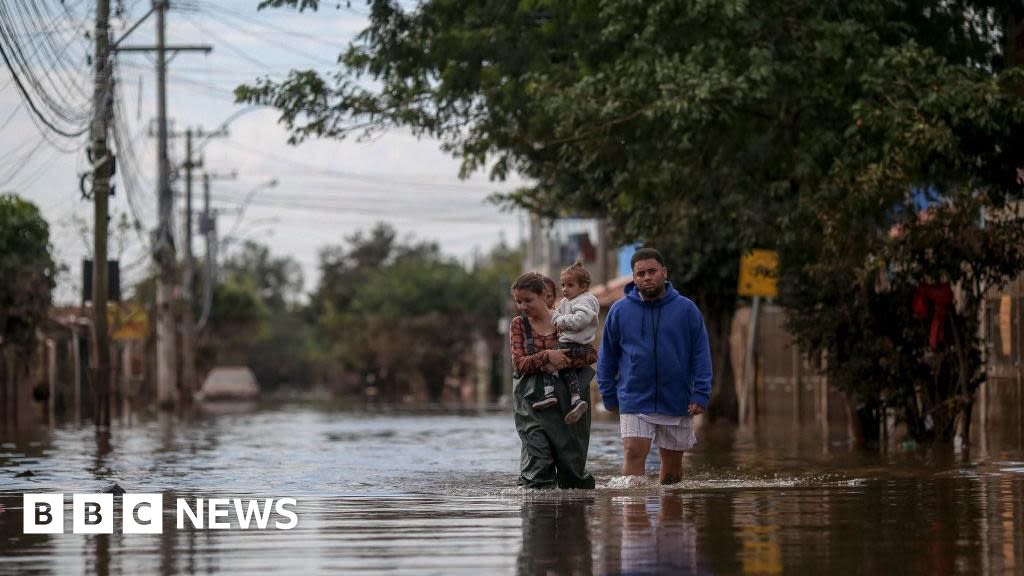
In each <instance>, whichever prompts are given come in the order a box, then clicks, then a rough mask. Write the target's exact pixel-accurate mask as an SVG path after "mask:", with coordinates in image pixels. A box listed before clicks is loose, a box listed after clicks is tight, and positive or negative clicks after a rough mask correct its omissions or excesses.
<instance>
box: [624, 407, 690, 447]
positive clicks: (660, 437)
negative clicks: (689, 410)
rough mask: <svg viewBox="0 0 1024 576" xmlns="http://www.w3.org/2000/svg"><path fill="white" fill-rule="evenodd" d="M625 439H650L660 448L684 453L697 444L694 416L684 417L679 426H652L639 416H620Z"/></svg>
mask: <svg viewBox="0 0 1024 576" xmlns="http://www.w3.org/2000/svg"><path fill="white" fill-rule="evenodd" d="M619 430H621V432H622V437H623V438H650V439H651V440H652V441H653V444H654V445H655V446H657V447H658V448H664V449H666V450H675V451H677V452H682V451H683V450H689V449H690V448H693V447H694V445H696V444H697V437H696V436H695V435H694V433H693V416H683V417H682V418H681V420H680V422H679V424H678V425H674V426H673V425H666V424H652V423H651V422H648V421H646V420H644V419H643V418H641V417H640V415H639V414H619Z"/></svg>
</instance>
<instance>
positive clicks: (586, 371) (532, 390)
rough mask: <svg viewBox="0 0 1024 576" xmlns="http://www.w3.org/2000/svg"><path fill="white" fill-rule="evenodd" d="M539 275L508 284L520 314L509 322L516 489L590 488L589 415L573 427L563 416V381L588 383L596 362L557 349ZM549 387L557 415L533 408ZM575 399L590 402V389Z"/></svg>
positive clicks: (566, 399)
mask: <svg viewBox="0 0 1024 576" xmlns="http://www.w3.org/2000/svg"><path fill="white" fill-rule="evenodd" d="M544 291H545V286H544V276H542V275H540V274H537V273H535V272H529V273H526V274H523V275H522V276H520V277H519V278H517V279H516V281H515V283H514V284H513V285H512V297H513V298H514V299H515V302H516V307H517V309H518V311H519V315H518V316H516V317H515V318H513V319H512V324H511V326H510V329H509V338H510V341H511V346H512V364H513V376H514V378H513V382H514V388H513V408H514V410H515V423H516V430H517V431H518V433H519V438H520V439H521V440H522V443H523V448H522V453H521V460H520V475H519V482H518V484H519V485H520V486H525V487H527V488H553V487H555V486H558V487H559V488H593V487H594V478H593V476H591V475H590V473H589V472H587V471H586V462H587V450H588V448H589V444H590V413H589V412H585V413H584V414H583V415H582V417H581V418H579V420H577V421H576V422H575V423H574V424H571V425H570V424H566V422H565V419H564V417H563V414H565V413H567V412H569V410H570V409H571V398H570V387H569V385H568V384H567V383H566V382H565V381H564V380H563V381H561V385H557V386H556V385H554V384H555V383H556V381H557V380H561V379H562V378H564V376H565V374H567V373H568V372H569V371H570V370H572V371H573V373H574V375H575V376H576V378H577V380H578V381H579V382H590V380H591V379H592V378H593V375H594V372H593V369H592V368H590V365H591V364H593V363H594V362H595V361H596V360H597V354H596V352H593V351H591V352H590V353H586V354H584V355H582V356H579V357H572V358H570V357H569V355H567V354H566V353H565V352H564V351H562V350H559V342H558V334H557V331H556V329H555V326H554V324H553V323H552V320H551V311H550V310H549V309H548V306H547V304H546V303H545V301H544ZM546 386H547V387H550V388H553V390H554V395H555V398H556V399H557V402H558V405H559V406H560V407H561V409H560V410H540V411H538V410H536V409H534V407H533V404H534V403H536V402H537V401H539V400H541V399H543V398H544V397H545V393H544V392H545V387H546ZM579 395H580V400H581V401H584V402H587V403H590V387H589V386H581V387H580V390H579Z"/></svg>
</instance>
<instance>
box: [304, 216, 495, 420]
mask: <svg viewBox="0 0 1024 576" xmlns="http://www.w3.org/2000/svg"><path fill="white" fill-rule="evenodd" d="M494 254H495V258H494V259H492V260H491V262H494V263H495V268H494V269H500V268H502V266H504V267H506V268H507V267H508V266H505V263H506V262H507V261H508V260H509V259H511V258H513V256H511V255H510V254H509V253H507V250H506V251H503V250H502V248H501V247H499V248H497V249H496V250H495V253H494ZM488 264H490V263H488ZM321 270H322V275H321V285H320V287H319V288H318V289H317V291H316V295H317V296H315V298H314V300H319V302H318V303H314V304H313V306H315V307H316V308H317V309H318V310H321V313H320V316H319V321H318V328H319V331H320V335H321V338H320V339H321V340H322V341H323V342H326V343H328V345H329V346H330V352H329V355H330V356H331V357H333V358H334V359H335V360H336V361H337V362H339V363H340V364H341V366H342V367H343V369H344V370H346V371H348V372H350V373H354V374H358V375H359V377H360V382H359V384H360V385H368V384H370V385H373V386H374V387H376V388H377V389H378V390H379V391H380V393H381V394H382V395H383V396H384V397H386V398H389V399H398V398H402V397H404V396H406V395H409V394H412V395H419V396H424V397H426V398H428V399H430V400H434V401H436V400H438V399H440V398H441V394H442V392H443V389H444V386H445V381H446V379H447V377H449V376H452V375H457V374H463V375H464V374H466V373H468V371H469V370H470V368H469V360H470V358H471V357H470V353H471V352H472V351H473V344H474V341H475V339H477V338H486V339H488V341H489V342H493V340H494V336H493V335H494V334H495V332H496V328H497V320H498V318H499V317H500V316H501V315H502V309H501V303H502V302H503V301H504V300H505V299H506V296H505V295H506V294H507V286H498V285H496V284H495V283H494V278H495V276H496V273H495V272H492V269H491V268H487V269H484V270H481V271H480V272H481V273H478V274H471V273H470V272H469V271H468V270H466V268H464V267H463V266H462V265H460V264H459V263H458V262H456V261H454V260H452V259H450V258H446V257H444V256H443V255H442V254H441V252H440V249H439V248H438V246H437V245H436V244H434V243H420V242H416V241H414V240H412V239H409V240H406V241H400V240H397V234H396V232H395V230H394V229H393V228H391V227H390V226H388V225H386V224H378V225H377V226H375V227H374V228H373V229H372V230H371V231H370V233H369V234H364V233H362V232H357V233H356V234H353V235H352V236H350V237H349V238H348V245H347V246H337V247H332V248H329V249H326V250H324V251H322V252H321ZM497 274H498V275H500V272H497Z"/></svg>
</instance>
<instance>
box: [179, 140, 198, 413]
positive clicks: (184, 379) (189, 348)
mask: <svg viewBox="0 0 1024 576" xmlns="http://www.w3.org/2000/svg"><path fill="white" fill-rule="evenodd" d="M199 165H202V164H201V163H200V164H199ZM196 166H197V164H196V163H195V162H193V160H192V129H191V128H189V129H187V130H185V218H184V225H185V228H184V230H183V232H184V233H183V234H182V236H181V237H182V278H181V299H182V310H181V389H182V392H183V395H184V397H185V403H186V404H189V403H191V401H192V394H194V393H195V391H196V354H195V317H194V313H193V311H192V169H193V168H194V167H196Z"/></svg>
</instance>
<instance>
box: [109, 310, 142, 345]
mask: <svg viewBox="0 0 1024 576" xmlns="http://www.w3.org/2000/svg"><path fill="white" fill-rule="evenodd" d="M107 325H108V326H109V327H110V337H111V338H113V339H114V340H144V339H145V338H146V336H147V335H148V334H149V315H148V314H146V309H145V308H143V307H142V306H139V305H138V304H135V303H133V302H121V303H120V304H111V305H110V306H109V307H107Z"/></svg>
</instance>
